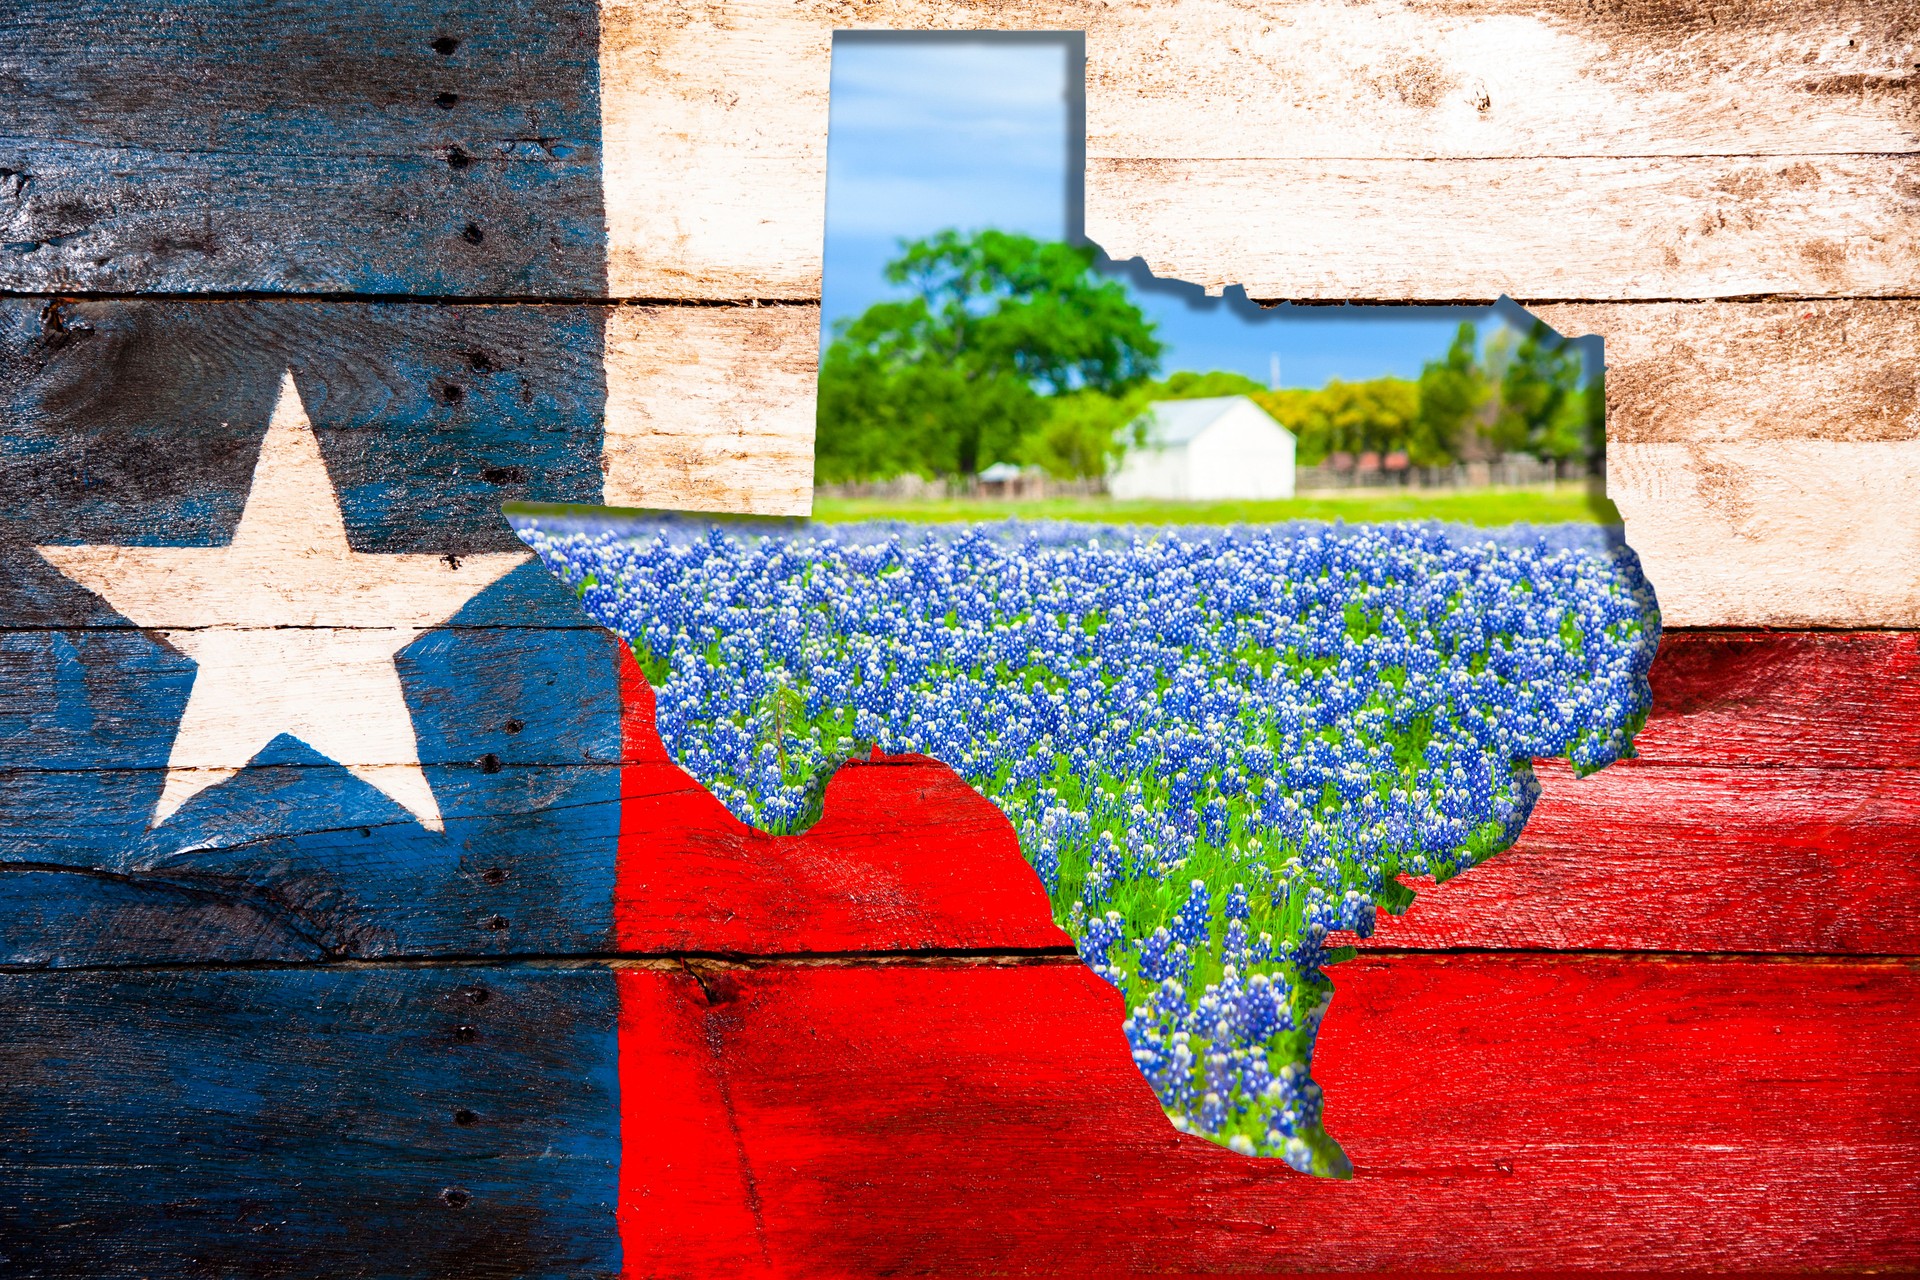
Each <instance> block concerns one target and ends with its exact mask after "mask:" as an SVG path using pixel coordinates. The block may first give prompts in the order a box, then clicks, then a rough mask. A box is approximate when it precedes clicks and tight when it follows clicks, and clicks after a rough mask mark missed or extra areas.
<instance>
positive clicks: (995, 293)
mask: <svg viewBox="0 0 1920 1280" xmlns="http://www.w3.org/2000/svg"><path fill="white" fill-rule="evenodd" d="M1093 264H1094V251H1093V249H1092V248H1091V247H1087V246H1077V245H1068V244H1059V243H1049V242H1043V241H1036V240H1032V239H1029V238H1028V237H1025V236H1018V235H1011V234H1008V233H1005V232H999V231H985V232H980V233H977V234H975V235H972V236H965V237H963V236H960V235H958V234H957V233H954V232H951V231H948V232H942V233H940V234H939V235H937V236H932V237H929V238H927V239H924V240H919V241H914V242H911V243H908V244H906V245H903V246H902V252H901V255H900V256H899V257H898V258H896V259H895V260H894V261H893V262H891V263H889V264H888V267H887V277H888V279H889V280H891V281H892V282H893V283H895V284H904V285H908V286H909V287H911V289H912V290H913V295H914V296H912V297H910V298H907V299H905V300H903V301H899V302H881V303H876V304H874V305H873V306H872V307H869V308H868V309H867V310H866V311H865V312H864V313H863V314H861V315H860V316H859V317H857V318H856V319H854V320H852V321H842V322H841V323H840V324H839V325H838V326H837V327H836V329H835V333H834V340H833V342H832V344H831V345H830V346H829V347H828V349H827V352H826V355H825V357H824V358H823V360H822V362H821V369H820V413H819V428H818V436H817V442H816V464H815V477H816V479H817V480H818V481H819V482H821V483H824V484H831V483H844V482H849V481H853V482H859V481H868V480H885V479H890V478H892V477H894V476H898V475H905V474H908V473H913V474H918V475H923V476H927V477H934V476H970V475H974V474H977V473H978V472H979V471H980V470H982V469H984V468H985V467H988V466H990V465H992V464H993V463H995V462H1013V463H1019V464H1023V465H1034V466H1039V467H1042V468H1044V469H1045V470H1046V471H1047V472H1048V473H1049V474H1051V475H1054V476H1057V477H1061V478H1072V477H1085V476H1102V475H1106V474H1107V473H1108V472H1109V471H1110V470H1111V468H1112V466H1113V465H1114V463H1115V462H1117V461H1118V459H1119V458H1120V456H1121V455H1122V454H1123V453H1124V452H1125V451H1126V450H1127V449H1128V448H1131V447H1137V446H1138V445H1139V444H1140V443H1141V441H1140V438H1139V430H1138V427H1137V425H1136V424H1137V423H1138V421H1139V419H1140V416H1141V414H1142V413H1143V412H1144V411H1145V410H1146V408H1147V406H1149V405H1150V404H1152V403H1153V402H1154V401H1156V400H1179V399H1195V398H1200V397H1205V396H1222V395H1246V396H1249V397H1251V398H1252V399H1253V400H1255V401H1256V402H1257V403H1259V404H1260V405H1261V407H1263V408H1264V409H1266V410H1267V412H1269V413H1270V414H1272V415H1273V416H1274V417H1275V418H1276V419H1277V420H1278V421H1279V422H1280V423H1281V424H1282V425H1283V426H1285V427H1287V428H1288V429H1289V430H1291V431H1292V432H1293V433H1294V434H1295V436H1296V437H1298V440H1299V454H1298V461H1299V464H1300V465H1301V466H1317V465H1319V464H1321V463H1323V462H1327V461H1328V460H1330V459H1331V460H1334V461H1336V462H1338V461H1340V460H1341V459H1343V458H1349V459H1357V458H1359V457H1361V456H1363V455H1368V454H1372V455H1374V456H1375V458H1376V459H1390V460H1394V461H1398V462H1403V463H1405V464H1407V465H1411V466H1425V467H1437V466H1447V465H1450V464H1452V463H1455V462H1461V461H1477V460H1484V459H1491V458H1498V457H1502V456H1504V455H1506V454H1508V453H1526V454H1531V455H1533V456H1534V457H1537V458H1542V459H1547V460H1553V461H1560V462H1573V463H1582V464H1586V465H1588V466H1593V465H1597V463H1598V461H1599V459H1600V456H1601V452H1602V450H1603V448H1604V445H1605V430H1604V417H1605V407H1604V395H1603V392H1602V389H1601V385H1600V382H1599V379H1598V378H1594V379H1592V380H1586V379H1584V378H1583V375H1582V370H1581V361H1580V358H1579V355H1578V353H1577V352H1576V351H1575V349H1574V348H1573V347H1572V346H1571V345H1569V344H1568V343H1567V342H1566V341H1565V340H1563V339H1562V338H1560V337H1559V336H1558V335H1557V334H1555V333H1554V332H1553V331H1552V330H1551V329H1549V328H1547V326H1546V325H1545V324H1541V323H1538V322H1536V323H1535V324H1534V326H1533V328H1532V329H1531V330H1530V331H1529V332H1526V333H1524V334H1522V333H1516V332H1515V331H1514V330H1512V329H1510V328H1508V327H1506V326H1505V325H1501V326H1498V327H1497V328H1495V330H1494V331H1493V332H1492V333H1491V334H1489V335H1488V336H1487V338H1486V340H1485V341H1484V342H1482V341H1481V339H1480V336H1479V333H1478V331H1477V330H1476V328H1475V326H1474V325H1472V324H1462V325H1461V326H1460V328H1459V330H1458V332H1457V333H1456V334H1455V336H1454V340H1453V344H1452V346H1451V347H1450V348H1449V349H1448V351H1447V353H1446V355H1444V356H1443V357H1441V358H1439V359H1437V360H1432V361H1429V362H1428V363H1427V365H1426V367H1425V368H1424V369H1423V370H1422V371H1421V374H1420V377H1419V378H1418V379H1417V380H1410V379H1406V378H1374V379H1371V380H1368V381H1365V382H1340V381H1332V382H1329V383H1327V385H1326V386H1324V387H1320V388H1318V389H1316V390H1291V389H1289V390H1278V391H1275V390H1269V389H1268V388H1266V387H1264V386H1262V385H1261V384H1260V383H1258V382H1256V381H1254V380H1253V379H1251V378H1247V377H1244V376H1242V375H1240V374H1237V373H1225V372H1216V373H1175V374H1173V375H1171V376H1170V377H1168V378H1165V379H1164V380H1156V379H1155V378H1154V375H1155V374H1156V373H1157V372H1158V368H1159V359H1160V355H1161V351H1162V348H1161V345H1160V343H1159V341H1158V339H1157V338H1155V336H1154V332H1153V325H1152V324H1151V322H1149V321H1148V320H1147V318H1146V317H1145V316H1144V315H1143V314H1142V313H1141V311H1140V309H1139V308H1138V307H1137V306H1135V305H1134V303H1133V301H1132V299H1131V298H1129V297H1128V296H1127V292H1126V288H1125V286H1124V285H1122V284H1121V283H1120V282H1119V281H1117V280H1112V279H1108V278H1106V277H1103V276H1101V275H1100V274H1098V273H1097V272H1096V271H1095V270H1094V269H1093Z"/></svg>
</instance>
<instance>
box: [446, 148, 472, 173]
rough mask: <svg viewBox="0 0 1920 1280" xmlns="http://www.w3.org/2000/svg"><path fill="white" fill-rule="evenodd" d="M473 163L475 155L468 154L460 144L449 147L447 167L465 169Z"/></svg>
mask: <svg viewBox="0 0 1920 1280" xmlns="http://www.w3.org/2000/svg"><path fill="white" fill-rule="evenodd" d="M472 163H473V157H472V156H470V155H468V154H467V153H466V150H465V149H464V148H462V147H459V146H452V147H448V148H447V167H448V168H450V169H464V168H466V167H467V166H468V165H470V164H472Z"/></svg>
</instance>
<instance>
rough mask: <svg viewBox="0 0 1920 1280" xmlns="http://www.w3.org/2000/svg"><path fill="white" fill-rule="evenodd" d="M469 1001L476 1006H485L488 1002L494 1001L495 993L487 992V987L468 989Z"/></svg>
mask: <svg viewBox="0 0 1920 1280" xmlns="http://www.w3.org/2000/svg"><path fill="white" fill-rule="evenodd" d="M467 999H468V1000H469V1001H471V1002H472V1003H474V1004H485V1003H486V1002H487V1001H489V1000H491V999H493V992H491V991H489V990H487V989H486V988H485V987H469V988H468V989H467Z"/></svg>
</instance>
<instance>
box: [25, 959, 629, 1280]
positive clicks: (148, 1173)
mask: <svg viewBox="0 0 1920 1280" xmlns="http://www.w3.org/2000/svg"><path fill="white" fill-rule="evenodd" d="M613 979H614V975H613V974H612V973H610V972H608V971H606V970H604V969H595V968H577V969H538V968H526V967H516V968H508V969H501V968H488V969H484V970H481V969H474V968H471V967H465V966H449V967H435V968H383V969H357V970H340V969H318V970H315V969H295V970H265V971H262V970H252V971H226V972H221V971H204V970H202V971H172V972H150V973H141V974H101V973H92V974H71V973H69V974H40V975H22V974H12V975H0V1022H4V1024H5V1025H6V1027H7V1034H6V1035H5V1036H0V1136H3V1138H4V1140H0V1272H3V1273H4V1274H6V1275H8V1276H10V1277H74V1278H79V1277H87V1278H89V1280H91V1278H94V1277H102V1276H144V1277H154V1278H156V1280H157V1278H161V1277H209V1276H219V1277H223V1278H230V1277H266V1276H329V1277H335V1276H339V1277H344V1276H354V1277H395V1278H396V1280H398V1278H406V1280H417V1278H419V1277H430V1276H447V1277H455V1276H457V1277H460V1278H461V1280H483V1278H489V1277H499V1278H501V1280H505V1278H506V1277H553V1278H554V1280H593V1278H596V1277H606V1278H611V1277H615V1276H617V1275H618V1274H619V1269H620V1251H619V1242H618V1237H617V1233H616V1225H615V1207H614V1206H615V1198H616V1194H617V1187H616V1178H617V1171H618V1165H619V1145H618V1144H619V1129H618V1117H619V1111H618V1082H617V1079H616V1052H617V1051H616V1044H615V1036H616V1031H617V1005H616V996H615V990H614V980H613Z"/></svg>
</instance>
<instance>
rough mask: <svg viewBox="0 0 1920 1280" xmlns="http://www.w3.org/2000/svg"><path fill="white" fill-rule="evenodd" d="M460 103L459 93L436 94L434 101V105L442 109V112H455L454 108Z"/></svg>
mask: <svg viewBox="0 0 1920 1280" xmlns="http://www.w3.org/2000/svg"><path fill="white" fill-rule="evenodd" d="M459 102H460V95H459V94H457V93H442V94H436V95H435V96H434V99H433V105H434V106H436V107H438V108H440V109H441V110H442V111H451V110H453V109H454V107H456V106H458V105H459Z"/></svg>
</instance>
